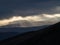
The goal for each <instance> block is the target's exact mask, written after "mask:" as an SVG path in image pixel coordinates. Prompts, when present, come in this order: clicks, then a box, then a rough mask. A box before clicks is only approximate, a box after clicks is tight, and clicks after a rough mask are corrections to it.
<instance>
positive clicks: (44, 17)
mask: <svg viewBox="0 0 60 45" xmlns="http://www.w3.org/2000/svg"><path fill="white" fill-rule="evenodd" d="M17 21H19V23H20V22H21V21H28V22H29V23H31V24H32V25H33V23H32V22H42V21H43V22H53V23H56V22H59V21H60V14H53V15H49V14H41V15H34V16H26V17H22V16H13V17H11V18H9V19H2V20H0V26H5V25H9V24H11V23H13V24H14V22H17ZM22 23H23V22H22ZM17 24H18V22H17ZM48 24H49V23H48ZM37 25H38V23H37ZM41 25H43V23H42V24H41ZM46 25H47V24H46ZM23 26H24V25H23ZM33 26H34V25H33Z"/></svg>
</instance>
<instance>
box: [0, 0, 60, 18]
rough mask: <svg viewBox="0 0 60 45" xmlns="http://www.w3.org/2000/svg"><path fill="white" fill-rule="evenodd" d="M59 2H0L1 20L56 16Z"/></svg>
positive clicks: (7, 0) (56, 0) (27, 0)
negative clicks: (11, 17) (15, 17)
mask: <svg viewBox="0 0 60 45" xmlns="http://www.w3.org/2000/svg"><path fill="white" fill-rule="evenodd" d="M57 6H60V1H59V0H0V19H1V18H5V17H10V16H15V15H16V16H17V15H20V16H26V15H36V14H42V13H48V14H54V13H60V12H59V11H55V9H54V8H55V7H57Z"/></svg>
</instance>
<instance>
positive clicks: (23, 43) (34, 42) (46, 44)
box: [0, 23, 60, 45]
mask: <svg viewBox="0 0 60 45" xmlns="http://www.w3.org/2000/svg"><path fill="white" fill-rule="evenodd" d="M0 45H60V23H57V24H54V25H51V26H49V27H47V28H44V29H41V30H38V31H32V32H27V33H24V34H21V35H17V36H15V37H12V38H9V39H6V40H3V41H0Z"/></svg>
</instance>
